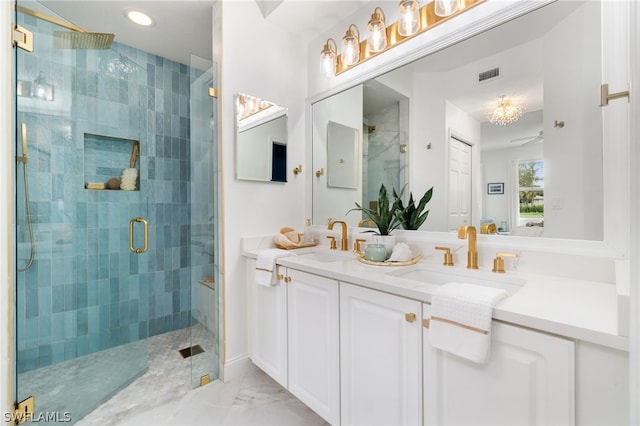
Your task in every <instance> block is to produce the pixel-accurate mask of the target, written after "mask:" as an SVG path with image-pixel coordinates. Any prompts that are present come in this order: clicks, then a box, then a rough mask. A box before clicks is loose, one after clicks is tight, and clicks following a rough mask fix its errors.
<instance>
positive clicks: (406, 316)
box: [404, 312, 416, 322]
mask: <svg viewBox="0 0 640 426" xmlns="http://www.w3.org/2000/svg"><path fill="white" fill-rule="evenodd" d="M404 319H405V320H406V321H407V322H414V321H415V320H416V314H414V313H413V312H407V313H406V314H404Z"/></svg>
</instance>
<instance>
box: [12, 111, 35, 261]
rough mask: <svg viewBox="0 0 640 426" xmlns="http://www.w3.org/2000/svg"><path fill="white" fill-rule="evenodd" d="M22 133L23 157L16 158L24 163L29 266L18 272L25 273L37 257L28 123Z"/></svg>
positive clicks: (21, 129) (23, 126)
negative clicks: (28, 154)
mask: <svg viewBox="0 0 640 426" xmlns="http://www.w3.org/2000/svg"><path fill="white" fill-rule="evenodd" d="M20 131H21V132H22V155H21V156H18V157H16V160H17V161H18V163H22V176H23V177H24V205H25V214H26V219H27V227H28V229H29V244H30V249H29V252H30V253H29V261H28V262H27V264H26V265H25V266H24V267H22V268H20V267H18V272H24V271H26V270H27V269H29V268H31V265H33V260H34V259H35V255H36V248H35V244H34V240H33V223H32V221H31V207H30V206H29V179H28V178H27V162H28V158H27V123H22V125H21V126H20Z"/></svg>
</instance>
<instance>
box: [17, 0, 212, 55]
mask: <svg viewBox="0 0 640 426" xmlns="http://www.w3.org/2000/svg"><path fill="white" fill-rule="evenodd" d="M38 3H40V5H44V6H45V7H46V8H48V9H49V14H52V13H51V12H53V14H54V16H55V15H58V16H59V17H61V18H63V19H64V20H65V21H69V22H71V23H73V24H75V25H78V26H80V27H83V28H85V29H87V30H88V31H91V32H108V33H114V34H115V38H114V41H115V42H117V43H122V44H126V45H128V46H133V47H136V48H138V49H141V50H144V51H146V52H149V53H153V54H155V55H159V56H163V57H165V58H168V59H171V60H174V61H177V62H180V63H184V64H189V60H190V54H195V55H197V56H200V57H203V58H206V59H211V55H212V37H211V29H212V8H213V1H211V0H180V1H124V0H112V1H103V0H83V1H78V0H76V1H68V0H40V1H39V2H35V1H24V2H23V1H20V2H19V4H21V5H24V6H25V7H28V8H32V9H39V10H42V7H41V6H40V5H38ZM126 8H133V9H138V10H141V11H144V12H146V13H147V14H148V15H149V16H151V17H152V18H153V19H154V21H155V24H154V25H153V26H151V27H141V26H139V25H136V24H134V23H132V22H130V21H129V20H128V19H127V18H125V16H124V14H123V12H124V9H126Z"/></svg>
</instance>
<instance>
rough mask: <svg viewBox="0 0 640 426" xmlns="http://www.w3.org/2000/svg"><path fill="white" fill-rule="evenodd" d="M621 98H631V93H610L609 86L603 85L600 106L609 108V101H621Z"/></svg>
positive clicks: (626, 91)
mask: <svg viewBox="0 0 640 426" xmlns="http://www.w3.org/2000/svg"><path fill="white" fill-rule="evenodd" d="M619 98H627V100H628V98H629V91H628V90H625V91H624V92H617V93H609V85H608V84H606V83H605V84H602V85H601V86H600V106H601V107H602V106H607V105H609V101H612V100H614V99H619Z"/></svg>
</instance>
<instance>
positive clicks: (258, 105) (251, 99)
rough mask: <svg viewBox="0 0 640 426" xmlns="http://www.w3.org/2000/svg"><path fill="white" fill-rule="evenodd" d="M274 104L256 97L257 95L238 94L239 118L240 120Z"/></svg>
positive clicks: (237, 110) (237, 107)
mask: <svg viewBox="0 0 640 426" xmlns="http://www.w3.org/2000/svg"><path fill="white" fill-rule="evenodd" d="M272 106H273V104H272V103H271V102H268V101H265V100H263V99H260V98H256V97H255V96H249V95H243V94H238V98H237V100H236V112H237V119H238V121H240V120H244V119H245V118H247V117H250V116H252V115H254V114H257V113H259V112H261V111H264V110H265V109H267V108H270V107H272Z"/></svg>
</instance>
